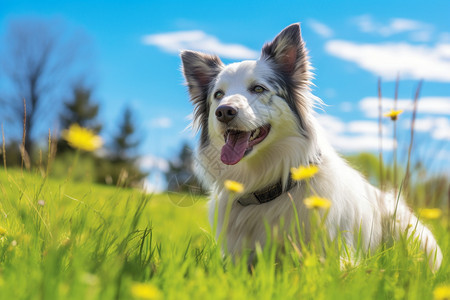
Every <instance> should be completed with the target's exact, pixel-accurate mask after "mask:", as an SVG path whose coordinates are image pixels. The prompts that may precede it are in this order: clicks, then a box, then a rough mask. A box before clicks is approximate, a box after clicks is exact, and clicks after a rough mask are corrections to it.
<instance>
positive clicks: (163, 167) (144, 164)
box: [138, 155, 169, 172]
mask: <svg viewBox="0 0 450 300" xmlns="http://www.w3.org/2000/svg"><path fill="white" fill-rule="evenodd" d="M138 164H139V166H140V167H141V168H142V169H144V170H158V171H161V172H167V170H169V162H168V161H167V160H166V159H164V158H161V157H156V156H153V155H145V156H142V157H141V158H140V159H139V161H138Z"/></svg>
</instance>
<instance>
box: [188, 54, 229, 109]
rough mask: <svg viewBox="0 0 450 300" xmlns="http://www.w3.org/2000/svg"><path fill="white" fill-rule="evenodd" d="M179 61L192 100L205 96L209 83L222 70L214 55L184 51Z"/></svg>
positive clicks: (221, 65)
mask: <svg viewBox="0 0 450 300" xmlns="http://www.w3.org/2000/svg"><path fill="white" fill-rule="evenodd" d="M181 61H182V63H183V74H184V77H185V78H186V82H187V84H188V87H189V93H190V94H191V98H192V100H195V99H197V98H198V97H202V96H206V93H207V92H208V89H209V87H210V84H211V82H212V81H213V80H214V78H215V77H216V76H217V75H218V74H219V72H220V71H221V70H222V68H223V63H222V61H221V60H220V58H218V57H217V56H215V55H208V54H204V53H200V52H196V51H190V50H185V51H182V52H181ZM202 98H203V97H202ZM198 100H200V99H198ZM194 104H195V103H194Z"/></svg>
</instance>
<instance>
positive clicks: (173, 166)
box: [165, 143, 204, 195]
mask: <svg viewBox="0 0 450 300" xmlns="http://www.w3.org/2000/svg"><path fill="white" fill-rule="evenodd" d="M193 164H194V156H193V153H192V150H191V148H190V147H189V145H188V144H187V143H185V144H183V146H182V147H181V151H180V153H179V155H178V157H177V158H176V159H175V160H173V161H171V162H169V170H168V171H167V172H166V174H165V175H166V180H167V190H169V191H172V192H188V193H192V194H196V195H197V194H203V193H204V191H203V189H202V188H201V185H200V184H199V182H198V180H197V178H196V177H195V175H194V170H193Z"/></svg>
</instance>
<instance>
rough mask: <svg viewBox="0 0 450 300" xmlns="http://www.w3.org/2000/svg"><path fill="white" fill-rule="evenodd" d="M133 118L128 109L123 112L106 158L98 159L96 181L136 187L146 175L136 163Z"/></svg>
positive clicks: (135, 135)
mask: <svg viewBox="0 0 450 300" xmlns="http://www.w3.org/2000/svg"><path fill="white" fill-rule="evenodd" d="M134 120H135V118H134V116H133V113H132V111H131V109H130V108H128V107H127V108H126V109H125V110H124V112H123V116H122V120H121V121H120V122H119V128H118V132H117V134H116V135H115V136H114V137H113V141H112V143H111V145H110V147H109V148H110V149H109V150H110V153H109V155H108V158H107V159H105V158H99V159H98V161H97V163H98V181H100V182H102V181H103V182H104V181H105V180H106V182H109V183H114V184H117V185H123V186H138V185H140V183H141V181H142V179H143V178H144V177H146V176H147V175H148V174H147V173H144V172H142V171H141V170H140V169H139V166H137V165H136V162H137V160H138V158H139V156H138V155H137V147H138V146H139V141H140V139H139V137H138V136H137V134H136V124H135V121H134Z"/></svg>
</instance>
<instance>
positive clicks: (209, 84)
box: [181, 24, 442, 271]
mask: <svg viewBox="0 0 450 300" xmlns="http://www.w3.org/2000/svg"><path fill="white" fill-rule="evenodd" d="M181 58H182V63H183V73H184V76H185V78H186V81H187V84H188V87H189V93H190V96H191V101H192V102H193V104H194V107H195V110H194V124H193V125H194V127H195V128H197V129H198V130H199V131H200V145H199V148H198V154H197V159H196V161H197V164H196V174H197V176H198V177H199V178H200V179H201V181H202V182H203V184H204V186H205V187H206V188H207V189H208V190H210V193H211V195H210V221H211V223H213V222H214V215H215V211H216V210H217V215H218V226H217V233H216V234H217V235H219V234H220V232H222V231H223V228H222V227H223V223H224V218H225V217H224V216H225V211H226V207H227V203H228V201H229V198H230V197H234V198H233V203H232V205H231V210H230V213H229V222H228V228H227V229H226V241H227V243H226V245H227V248H228V249H227V250H228V251H229V253H231V254H233V255H239V254H240V253H241V252H242V251H243V250H244V249H254V247H255V245H256V244H257V243H259V244H262V245H264V243H265V240H266V236H267V234H266V224H269V226H271V228H276V227H279V226H280V224H284V225H283V226H284V227H283V228H282V230H290V228H292V226H290V224H291V222H293V221H294V219H295V212H294V207H295V209H296V210H297V213H298V216H299V218H300V220H301V221H302V224H303V225H304V226H306V228H305V236H304V237H303V238H304V239H306V241H307V240H308V228H307V227H308V223H309V221H308V220H309V213H310V211H309V210H308V209H307V208H306V207H305V205H304V203H303V199H304V198H305V197H307V196H308V195H309V194H308V191H307V190H309V189H307V187H306V185H305V184H301V183H300V184H297V185H296V186H294V187H293V188H292V189H290V190H289V191H288V192H284V193H282V194H281V195H280V196H279V197H278V198H276V199H275V200H273V201H270V202H267V203H263V204H257V205H246V206H244V205H241V204H240V203H239V202H238V201H237V199H238V198H239V195H237V196H236V195H235V194H233V193H231V194H230V192H229V191H227V189H226V188H225V187H224V182H225V180H227V179H228V180H234V181H237V182H240V183H242V184H243V186H244V192H243V193H242V194H241V195H246V194H251V193H253V192H255V191H258V190H261V189H263V188H265V187H268V186H271V185H273V184H275V183H276V182H278V181H279V180H280V179H281V182H282V184H283V186H287V184H288V181H289V176H290V168H291V167H298V166H300V165H303V166H307V165H311V164H313V165H317V166H318V167H319V169H320V171H319V172H318V173H317V174H316V175H315V177H314V178H313V179H311V181H310V185H311V186H310V187H311V190H313V191H315V192H316V193H317V194H318V195H319V196H321V197H324V198H327V199H329V200H330V201H331V202H332V206H331V208H330V209H329V213H328V216H327V219H326V225H327V228H328V233H329V237H330V238H331V239H334V238H336V237H337V236H342V237H343V238H344V239H345V241H346V243H347V245H349V246H350V247H353V248H356V247H357V243H358V238H360V239H362V241H361V242H362V246H363V248H364V249H365V250H374V249H376V248H377V247H378V246H379V245H380V244H381V243H382V242H383V241H386V240H388V239H390V238H398V237H399V236H400V235H401V234H402V233H404V232H409V234H414V237H415V238H418V239H419V240H420V245H421V248H422V249H423V250H424V251H425V252H426V254H427V255H428V257H429V264H430V267H431V268H432V270H434V271H435V270H437V269H438V268H439V267H440V264H441V261H442V253H441V251H440V249H439V246H438V245H437V242H436V240H435V238H434V237H433V235H432V233H431V232H430V230H429V229H428V228H426V227H425V226H424V225H422V224H421V223H420V222H419V221H418V219H417V218H416V217H415V216H414V214H413V213H412V212H411V211H410V209H409V208H408V207H407V206H406V204H405V203H404V202H403V201H402V200H400V201H399V203H398V204H397V201H396V199H395V197H394V195H393V194H392V193H386V192H383V191H380V190H379V189H377V188H375V187H373V186H371V185H370V184H369V183H368V182H367V181H366V180H365V179H364V178H363V177H362V176H361V175H360V174H359V173H358V172H357V171H355V170H354V169H352V168H351V167H349V166H348V165H347V163H346V162H345V161H344V160H343V159H342V158H341V157H340V156H339V155H338V154H337V153H336V152H335V150H334V149H333V148H332V147H331V146H330V144H329V143H328V142H327V140H326V139H325V138H324V133H323V131H322V128H321V127H320V126H319V124H318V123H317V120H316V118H315V117H314V114H313V108H314V106H315V104H318V103H320V100H319V99H318V98H316V97H315V96H313V95H312V94H311V92H310V88H309V85H310V80H311V72H310V69H311V68H310V65H309V62H308V57H307V51H306V49H305V45H304V42H303V40H302V38H301V34H300V26H299V24H293V25H291V26H289V27H287V28H285V29H284V30H283V31H282V32H281V33H280V34H279V35H278V36H277V37H276V38H275V39H274V40H273V41H272V42H270V43H268V44H266V45H264V47H263V48H262V54H261V57H260V59H259V60H257V61H243V62H239V63H233V64H230V65H227V66H225V65H224V64H223V63H222V62H221V60H220V59H219V58H218V57H217V56H213V55H207V54H203V53H199V52H194V51H183V52H182V53H181ZM255 86H261V87H263V89H262V90H261V89H260V88H255ZM218 91H219V93H218ZM224 107H225V110H223V109H222V111H220V110H221V108H224ZM230 107H231V108H232V111H230V110H228V111H227V110H226V109H227V108H230ZM219 111H220V112H219ZM222 113H223V114H225V115H226V114H228V115H230V116H231V120H228V119H227V120H225V121H224V119H223V115H222ZM267 124H270V131H269V133H268V134H267V136H266V137H265V138H264V139H263V140H262V141H260V142H259V143H257V144H256V145H253V144H250V145H248V144H247V146H248V147H249V148H252V149H250V150H249V149H246V151H245V154H244V156H243V154H242V153H243V152H242V151H243V150H242V149H241V148H242V147H244V146H245V145H244V146H242V145H241V146H239V145H238V146H236V144H239V143H240V142H242V140H240V137H239V136H238V135H236V133H237V130H239V131H241V132H251V131H253V130H255V129H257V128H261V127H263V126H266V125H267ZM229 130H234V131H231V132H234V133H235V135H234V136H231V133H230V131H229ZM261 132H262V131H261ZM265 133H267V130H266V132H265ZM255 135H257V133H255ZM224 137H225V138H228V142H224ZM244 138H248V135H246V136H245V137H244ZM230 139H231V142H230ZM250 143H252V142H250ZM226 147H228V148H226ZM233 147H234V148H233ZM233 151H235V152H233ZM289 195H291V196H292V199H293V201H294V206H293V204H292V202H291V200H290V198H289ZM281 220H283V222H281ZM359 236H360V237H359Z"/></svg>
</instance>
